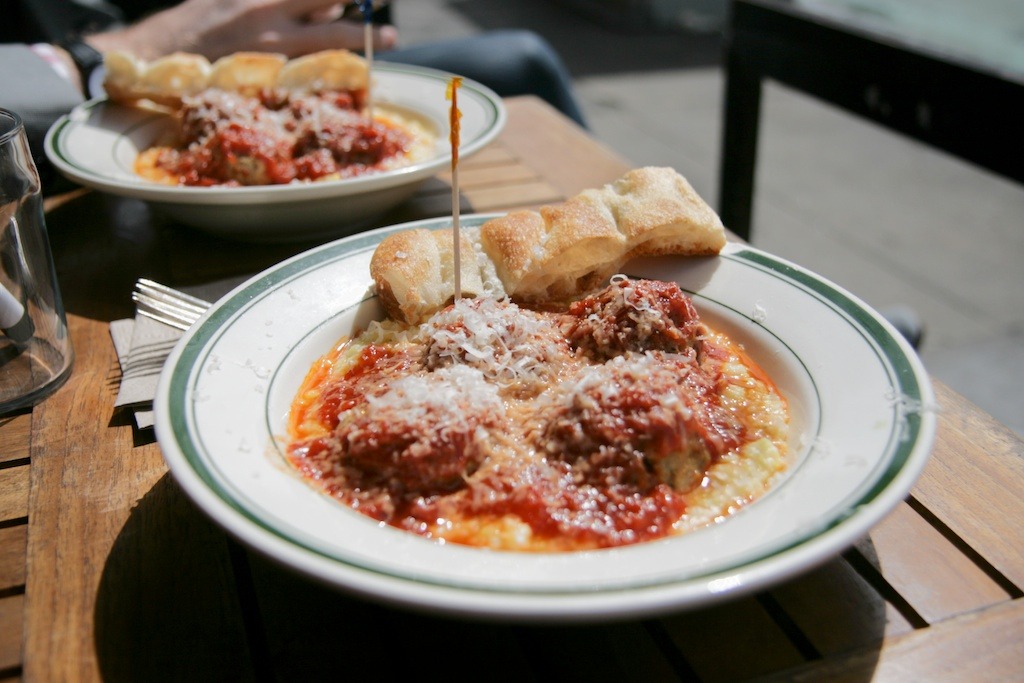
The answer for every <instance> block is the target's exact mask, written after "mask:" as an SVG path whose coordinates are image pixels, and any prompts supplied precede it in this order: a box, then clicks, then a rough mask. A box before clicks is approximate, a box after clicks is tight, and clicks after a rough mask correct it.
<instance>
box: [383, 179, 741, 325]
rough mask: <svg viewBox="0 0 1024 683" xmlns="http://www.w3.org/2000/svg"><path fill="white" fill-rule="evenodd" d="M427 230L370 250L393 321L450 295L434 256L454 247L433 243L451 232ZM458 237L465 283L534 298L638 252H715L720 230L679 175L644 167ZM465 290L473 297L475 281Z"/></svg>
mask: <svg viewBox="0 0 1024 683" xmlns="http://www.w3.org/2000/svg"><path fill="white" fill-rule="evenodd" d="M407 233H412V234H407ZM429 234H430V231H428V230H426V229H424V228H418V229H416V230H414V231H405V232H401V233H396V234H393V235H390V236H388V237H387V238H385V239H384V240H383V241H382V242H381V244H380V245H379V246H378V247H377V251H376V252H375V253H374V256H373V263H372V265H371V275H372V277H373V279H374V282H375V283H376V285H377V289H378V292H379V293H380V294H381V297H382V299H383V300H384V305H385V308H386V309H387V311H388V314H389V315H390V316H391V317H392V318H393V319H395V320H398V321H402V322H407V323H412V322H418V321H420V320H422V319H424V318H425V317H426V316H428V315H430V314H431V313H433V312H434V311H436V310H438V309H439V308H441V307H443V306H444V305H446V304H447V303H448V302H449V301H450V298H451V297H452V295H453V293H454V286H453V283H452V282H447V281H445V278H446V277H453V275H452V274H453V273H454V269H453V266H452V265H451V263H450V262H449V263H448V265H447V266H443V265H442V262H441V261H439V260H438V259H442V258H451V251H452V250H451V249H450V248H449V249H447V251H444V248H443V246H442V245H439V244H433V242H434V241H435V240H437V239H439V240H440V242H441V243H444V242H447V243H448V244H451V240H452V237H451V231H450V230H445V231H438V232H437V233H436V234H435V235H434V239H430V238H428V236H427V235H429ZM439 235H440V237H438V236H439ZM463 240H465V241H468V242H469V243H470V244H472V245H473V246H474V249H473V253H474V254H475V256H476V260H475V261H471V260H469V259H468V258H463V273H464V275H463V283H467V282H469V283H475V282H476V281H475V280H474V279H473V275H472V271H474V270H476V271H477V272H478V273H479V275H480V283H481V285H484V284H487V288H488V289H489V290H490V291H491V292H496V293H500V295H502V296H509V297H511V298H512V299H513V300H515V301H520V302H524V303H533V302H551V301H564V300H566V299H569V298H572V297H576V296H578V295H580V294H583V293H585V292H588V291H590V290H593V289H595V288H597V287H599V286H601V285H603V284H604V282H605V281H606V280H607V279H608V278H609V277H611V276H612V275H614V274H615V273H617V272H620V270H621V268H622V266H623V265H624V264H625V263H626V261H628V260H630V259H632V258H635V257H638V256H649V255H662V254H676V255H684V256H698V255H710V254H717V253H718V252H719V251H721V249H722V247H724V246H725V243H726V236H725V228H724V226H723V225H722V222H721V220H720V219H719V217H718V215H717V214H716V213H715V212H714V211H713V210H712V209H711V207H710V206H708V205H707V203H706V202H704V200H703V199H701V197H700V195H698V194H697V192H696V191H695V190H694V189H693V187H692V186H691V185H690V183H689V182H687V181H686V179H685V178H683V177H682V176H681V175H680V174H679V173H677V172H676V171H675V170H673V169H671V168H659V167H646V168H638V169H634V170H632V171H630V172H628V173H627V174H626V175H624V176H623V177H622V178H620V179H619V180H617V181H616V182H614V183H611V184H609V185H606V186H605V187H603V188H600V189H594V190H585V191H583V192H581V193H580V194H579V195H576V196H575V197H572V198H570V199H568V200H567V201H565V202H562V203H561V204H556V205H549V206H543V207H541V208H540V209H538V210H536V211H534V210H522V211H513V212H511V213H509V214H507V215H505V216H501V217H499V218H494V219H492V220H489V221H487V222H486V223H484V224H483V225H482V226H480V228H479V229H473V230H464V231H463ZM463 252H464V253H468V252H466V250H465V249H463ZM467 268H468V269H469V274H468V275H467V274H466V273H467ZM463 290H464V292H463V293H464V294H465V295H467V296H472V295H473V294H472V292H474V291H475V284H470V285H468V286H467V285H465V284H464V286H463Z"/></svg>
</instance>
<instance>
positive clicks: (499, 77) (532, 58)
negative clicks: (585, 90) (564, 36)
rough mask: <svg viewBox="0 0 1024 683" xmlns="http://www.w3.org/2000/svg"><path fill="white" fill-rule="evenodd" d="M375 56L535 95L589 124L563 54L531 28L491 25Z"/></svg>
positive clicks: (507, 91)
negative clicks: (478, 31) (491, 27)
mask: <svg viewBox="0 0 1024 683" xmlns="http://www.w3.org/2000/svg"><path fill="white" fill-rule="evenodd" d="M377 58H378V59H380V60H381V61H389V62H399V63H402V64H413V65H417V66H426V67H432V68H435V69H441V70H442V71H448V72H451V73H455V74H459V75H460V76H465V77H466V78H469V79H472V80H474V81H477V82H479V83H483V84H484V85H486V86H487V87H489V88H490V89H492V90H494V92H496V93H498V95H501V96H502V97H509V96H513V95H537V96H538V97H541V98H542V99H544V100H546V101H547V102H548V103H550V104H551V105H552V106H554V107H555V108H556V109H558V110H559V111H561V112H562V113H563V114H565V115H566V116H568V117H569V118H571V119H573V120H574V121H576V123H578V124H580V125H581V126H584V127H586V122H585V119H584V117H583V111H582V110H581V109H580V106H579V104H578V103H577V101H576V96H575V94H574V93H573V88H572V79H571V77H570V76H569V72H568V70H567V69H566V67H565V65H564V64H563V63H562V59H561V57H559V56H558V54H557V53H556V52H555V50H554V48H552V47H551V45H550V44H549V43H547V41H545V40H544V39H543V38H541V37H540V36H538V35H537V34H535V33H533V32H531V31H524V30H502V31H489V32H486V33H481V34H480V35H476V36H470V37H468V38H461V39H456V40H446V41H439V42H436V43H424V44H422V45H414V46H412V47H408V48H398V49H396V50H389V51H387V52H381V53H379V54H378V55H377Z"/></svg>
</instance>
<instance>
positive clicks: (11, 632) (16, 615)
mask: <svg viewBox="0 0 1024 683" xmlns="http://www.w3.org/2000/svg"><path fill="white" fill-rule="evenodd" d="M24 609H25V596H23V595H20V594H16V595H9V596H7V597H5V598H0V633H2V634H3V636H0V671H3V670H6V669H13V668H15V667H18V666H21V630H22V625H21V616H22V614H23V612H24Z"/></svg>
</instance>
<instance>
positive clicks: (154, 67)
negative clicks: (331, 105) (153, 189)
mask: <svg viewBox="0 0 1024 683" xmlns="http://www.w3.org/2000/svg"><path fill="white" fill-rule="evenodd" d="M104 66H105V69H106V77H105V79H104V83H103V85H104V88H105V89H106V91H107V95H108V96H109V97H110V99H112V100H114V101H115V102H121V103H125V104H134V103H137V102H140V101H144V100H148V101H150V102H154V103H156V104H159V105H162V106H166V107H170V108H177V107H179V106H181V101H182V98H184V97H188V96H190V95H195V94H196V93H199V92H201V91H203V90H205V89H207V88H220V89H222V90H230V91H233V92H240V93H243V94H246V95H252V94H255V93H258V92H259V91H260V90H262V89H264V88H279V89H284V90H289V91H293V92H295V91H299V92H317V91H361V90H365V89H366V88H367V87H368V84H369V70H368V67H367V64H366V61H365V60H364V59H363V58H362V57H360V56H359V55H357V54H355V53H353V52H349V51H348V50H323V51H321V52H315V53H312V54H309V55H305V56H303V57H298V58H295V59H291V60H289V59H287V58H286V57H285V56H284V55H280V54H276V53H266V52H237V53H233V54H230V55H226V56H224V57H221V58H220V59H218V60H217V61H216V62H214V63H213V64H211V63H210V61H209V60H208V59H206V57H204V56H202V55H198V54H192V53H188V52H175V53H173V54H170V55H166V56H163V57H160V58H158V59H155V60H153V61H152V62H146V61H145V60H142V59H138V58H137V57H134V56H133V55H131V54H128V53H126V52H110V53H107V54H106V55H105V56H104Z"/></svg>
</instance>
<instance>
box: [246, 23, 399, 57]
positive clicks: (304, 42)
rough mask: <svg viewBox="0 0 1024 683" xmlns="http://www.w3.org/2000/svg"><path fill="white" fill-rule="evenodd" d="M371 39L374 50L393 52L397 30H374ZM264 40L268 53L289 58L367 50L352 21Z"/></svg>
mask: <svg viewBox="0 0 1024 683" xmlns="http://www.w3.org/2000/svg"><path fill="white" fill-rule="evenodd" d="M371 35H372V37H373V48H374V49H375V50H390V49H391V48H393V47H394V46H395V45H396V43H397V42H398V30H397V29H396V28H395V27H394V26H375V27H373V29H372V32H371ZM263 39H264V43H265V44H266V49H268V50H269V51H272V52H280V53H282V54H284V55H287V56H289V57H295V56H298V55H304V54H308V53H310V52H318V51H320V50H329V49H337V48H344V49H347V50H353V51H360V50H362V49H363V48H364V47H365V45H364V41H365V33H364V28H363V26H362V25H361V24H357V23H355V22H350V21H338V22H332V23H329V24H305V25H297V26H294V27H292V28H290V29H288V30H282V31H278V32H276V33H274V34H267V35H265V36H263Z"/></svg>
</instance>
